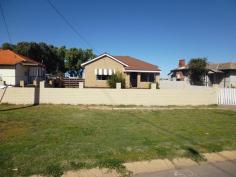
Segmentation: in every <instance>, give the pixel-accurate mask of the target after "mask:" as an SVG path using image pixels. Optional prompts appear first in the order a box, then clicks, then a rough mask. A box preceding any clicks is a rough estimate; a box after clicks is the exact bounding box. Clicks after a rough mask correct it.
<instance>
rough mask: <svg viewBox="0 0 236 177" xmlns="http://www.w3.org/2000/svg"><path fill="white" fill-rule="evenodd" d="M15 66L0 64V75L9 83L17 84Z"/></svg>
mask: <svg viewBox="0 0 236 177" xmlns="http://www.w3.org/2000/svg"><path fill="white" fill-rule="evenodd" d="M15 75H16V73H15V66H0V76H1V77H2V79H3V81H5V82H6V84H7V85H15V83H16V80H15Z"/></svg>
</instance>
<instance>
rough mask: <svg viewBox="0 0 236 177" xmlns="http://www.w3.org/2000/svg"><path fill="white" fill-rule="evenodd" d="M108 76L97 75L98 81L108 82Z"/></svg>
mask: <svg viewBox="0 0 236 177" xmlns="http://www.w3.org/2000/svg"><path fill="white" fill-rule="evenodd" d="M108 78H109V76H108V75H97V80H108Z"/></svg>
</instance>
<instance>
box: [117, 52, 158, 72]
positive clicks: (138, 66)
mask: <svg viewBox="0 0 236 177" xmlns="http://www.w3.org/2000/svg"><path fill="white" fill-rule="evenodd" d="M113 57H114V58H116V59H117V60H119V61H121V62H122V63H125V64H127V65H128V67H125V70H145V71H160V69H159V67H158V66H156V65H153V64H150V63H147V62H145V61H142V60H139V59H136V58H133V57H130V56H113Z"/></svg>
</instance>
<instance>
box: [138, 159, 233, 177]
mask: <svg viewBox="0 0 236 177" xmlns="http://www.w3.org/2000/svg"><path fill="white" fill-rule="evenodd" d="M178 176H179V177H234V176H236V160H233V161H224V162H215V163H206V164H202V165H198V166H191V167H188V168H182V169H175V170H165V171H159V172H152V173H142V174H137V175H135V176H134V177H178Z"/></svg>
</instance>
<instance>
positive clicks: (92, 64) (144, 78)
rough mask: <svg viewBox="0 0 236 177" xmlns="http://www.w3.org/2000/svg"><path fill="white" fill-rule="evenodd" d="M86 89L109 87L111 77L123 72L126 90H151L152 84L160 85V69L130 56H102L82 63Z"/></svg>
mask: <svg viewBox="0 0 236 177" xmlns="http://www.w3.org/2000/svg"><path fill="white" fill-rule="evenodd" d="M81 66H82V67H83V68H84V71H83V78H84V82H85V87H108V84H107V80H108V78H109V76H111V75H113V74H115V73H117V72H121V73H123V75H124V78H125V87H126V88H149V87H150V83H159V78H160V71H161V70H160V69H159V67H158V66H155V65H152V64H150V63H147V62H145V61H142V60H139V59H136V58H133V57H130V56H111V55H109V54H106V53H105V54H102V55H100V56H98V57H96V58H94V59H92V60H89V61H87V62H85V63H82V64H81Z"/></svg>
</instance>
